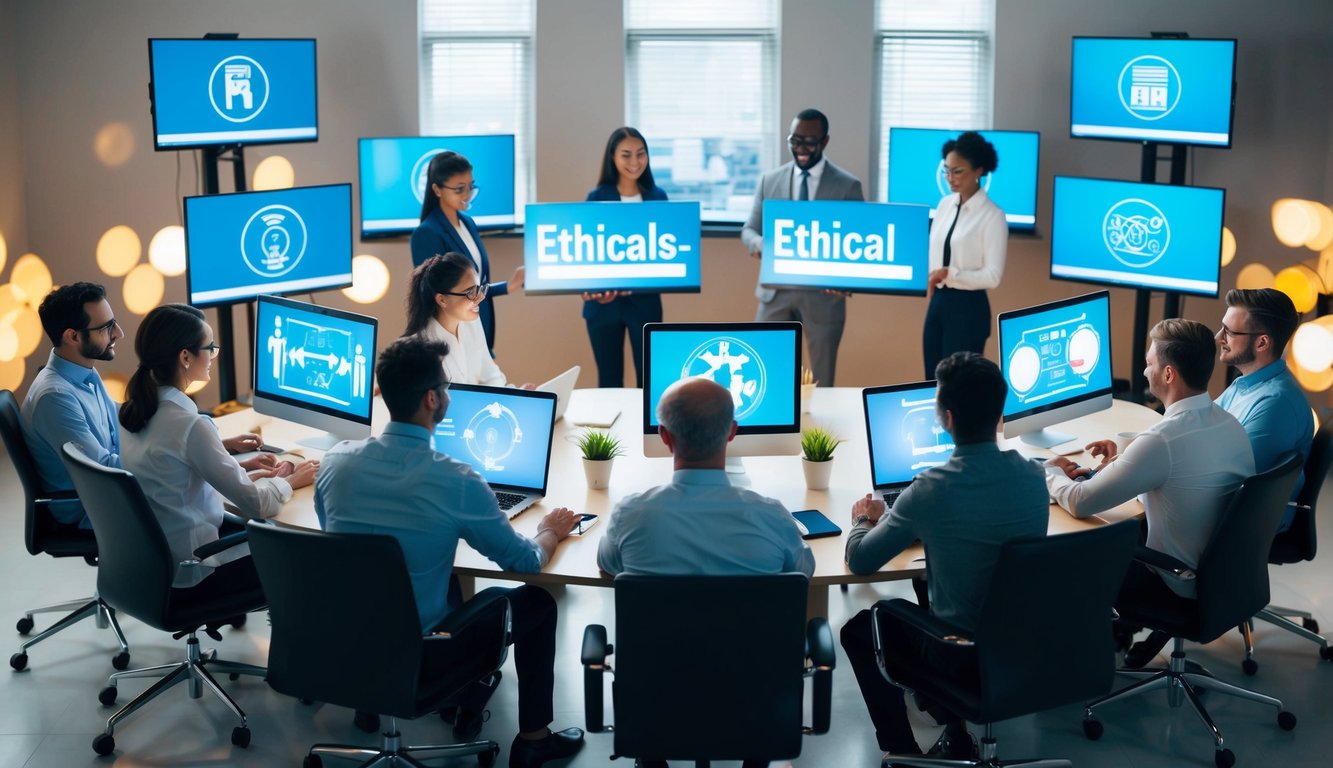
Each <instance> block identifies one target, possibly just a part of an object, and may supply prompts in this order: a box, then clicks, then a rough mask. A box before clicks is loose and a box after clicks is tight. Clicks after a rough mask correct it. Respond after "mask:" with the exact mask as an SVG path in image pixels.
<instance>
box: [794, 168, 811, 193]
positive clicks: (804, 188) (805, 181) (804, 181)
mask: <svg viewBox="0 0 1333 768" xmlns="http://www.w3.org/2000/svg"><path fill="white" fill-rule="evenodd" d="M809 181H810V172H809V171H806V170H802V171H801V191H800V192H798V193H797V195H796V199H797V200H809V199H810V186H809Z"/></svg>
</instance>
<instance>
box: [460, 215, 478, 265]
mask: <svg viewBox="0 0 1333 768" xmlns="http://www.w3.org/2000/svg"><path fill="white" fill-rule="evenodd" d="M454 231H455V232H457V233H458V239H459V240H462V241H463V245H464V246H466V247H467V254H468V256H470V257H471V258H472V268H473V269H475V270H477V274H478V275H480V274H481V250H479V249H478V248H477V241H476V240H473V239H472V233H471V232H469V231H468V230H467V225H466V224H464V223H463V220H462V219H459V220H458V223H457V224H455V225H454Z"/></svg>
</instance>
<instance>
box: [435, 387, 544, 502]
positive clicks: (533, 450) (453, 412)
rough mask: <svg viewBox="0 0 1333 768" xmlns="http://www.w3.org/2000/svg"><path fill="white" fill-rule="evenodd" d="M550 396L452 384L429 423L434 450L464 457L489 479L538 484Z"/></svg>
mask: <svg viewBox="0 0 1333 768" xmlns="http://www.w3.org/2000/svg"><path fill="white" fill-rule="evenodd" d="M553 424H555V396H554V395H552V394H550V393H546V392H525V391H523V390H513V389H503V388H500V387H474V386H464V385H462V384H458V385H455V386H452V387H450V388H449V408H448V410H447V411H446V412H445V414H444V421H441V422H440V423H439V424H437V425H436V426H435V439H434V444H435V450H437V451H439V452H440V453H443V454H445V455H446V456H450V457H452V458H455V459H457V460H459V461H463V462H467V463H468V464H471V465H472V468H473V469H475V470H477V473H478V474H480V475H481V476H482V477H484V478H486V482H488V483H491V484H492V485H507V486H514V487H518V488H530V489H537V490H544V489H545V488H546V470H547V466H548V460H549V458H550V444H551V430H552V425H553Z"/></svg>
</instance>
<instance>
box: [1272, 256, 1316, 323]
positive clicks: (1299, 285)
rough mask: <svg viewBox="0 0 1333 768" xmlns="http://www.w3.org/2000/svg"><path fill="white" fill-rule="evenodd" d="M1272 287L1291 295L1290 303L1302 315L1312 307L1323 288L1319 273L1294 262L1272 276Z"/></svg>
mask: <svg viewBox="0 0 1333 768" xmlns="http://www.w3.org/2000/svg"><path fill="white" fill-rule="evenodd" d="M1273 287H1274V288H1276V289H1278V290H1279V291H1282V292H1283V293H1285V294H1287V296H1289V297H1291V303H1292V304H1295V305H1296V311H1297V312H1299V313H1300V314H1302V315H1303V314H1305V313H1306V312H1309V311H1310V310H1312V309H1314V305H1315V302H1316V301H1318V300H1319V291H1320V290H1321V289H1322V288H1323V286H1322V285H1321V284H1320V282H1319V275H1316V274H1315V271H1314V270H1313V269H1310V268H1309V267H1307V266H1305V265H1304V264H1296V265H1295V266H1291V267H1287V268H1286V269H1284V270H1282V271H1281V272H1278V273H1277V276H1276V277H1274V278H1273Z"/></svg>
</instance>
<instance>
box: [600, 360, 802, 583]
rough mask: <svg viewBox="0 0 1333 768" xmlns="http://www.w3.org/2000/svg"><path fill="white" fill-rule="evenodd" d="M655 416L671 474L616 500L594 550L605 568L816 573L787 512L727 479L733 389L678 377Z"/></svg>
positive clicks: (712, 573) (738, 573)
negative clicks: (657, 483)
mask: <svg viewBox="0 0 1333 768" xmlns="http://www.w3.org/2000/svg"><path fill="white" fill-rule="evenodd" d="M657 422H658V424H659V425H660V426H659V427H658V434H659V435H661V436H662V442H664V443H666V446H667V448H668V449H670V450H671V456H672V462H673V467H674V470H675V471H674V474H673V475H672V477H671V482H670V483H668V484H667V485H662V486H658V487H657V488H653V489H652V490H649V491H645V492H643V493H640V494H636V495H633V496H628V497H626V498H625V499H623V500H621V502H620V503H619V504H617V505H616V508H615V510H614V511H613V512H612V513H611V522H610V523H609V524H608V526H607V530H606V535H605V536H604V537H603V538H602V542H601V546H600V548H599V549H598V552H597V564H598V565H599V566H600V567H601V569H602V570H603V571H605V572H607V573H609V574H612V575H615V574H618V573H622V572H626V573H640V574H657V575H672V576H686V575H690V576H742V575H747V574H763V573H782V572H786V571H800V572H801V573H804V574H805V575H807V576H809V575H810V574H812V573H813V572H814V568H815V559H814V556H813V555H812V554H811V553H810V548H809V547H808V546H806V544H805V542H804V541H802V540H801V533H800V531H799V530H798V529H797V527H796V522H795V520H793V519H792V516H791V514H790V513H789V512H788V511H787V508H786V507H784V506H783V505H782V503H781V502H779V501H776V500H774V499H770V498H768V497H766V496H761V495H760V494H757V493H755V492H754V491H749V490H744V489H740V488H735V487H732V485H731V482H730V481H729V480H728V479H727V473H726V468H725V467H726V463H727V443H729V442H731V439H732V438H733V437H735V436H736V421H735V419H734V418H733V411H732V402H731V393H730V392H728V391H727V390H726V389H724V388H723V387H722V386H720V385H719V384H717V383H715V382H713V381H711V380H707V379H684V380H681V381H678V382H676V383H675V384H672V385H671V386H670V387H668V388H667V390H666V392H664V393H662V399H661V400H659V401H658V403H657Z"/></svg>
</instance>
